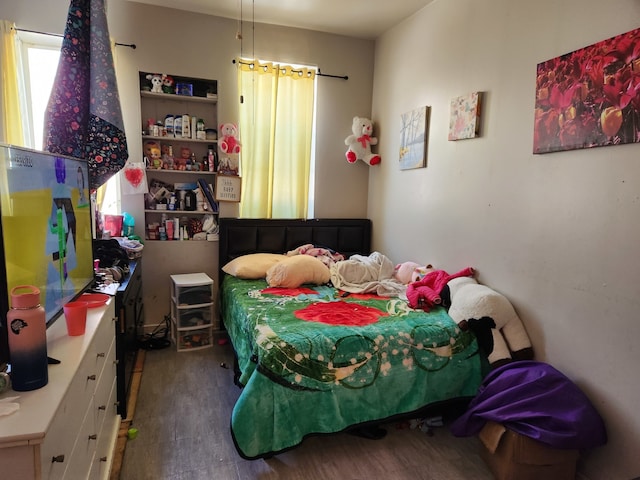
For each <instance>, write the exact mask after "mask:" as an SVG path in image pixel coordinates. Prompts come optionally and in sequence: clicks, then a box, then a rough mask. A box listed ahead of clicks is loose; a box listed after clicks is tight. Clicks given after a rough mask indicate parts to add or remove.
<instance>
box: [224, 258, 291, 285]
mask: <svg viewBox="0 0 640 480" xmlns="http://www.w3.org/2000/svg"><path fill="white" fill-rule="evenodd" d="M286 258H289V257H287V256H286V255H280V254H277V253H250V254H248V255H243V256H241V257H237V258H234V259H233V260H231V261H230V262H229V263H227V264H226V265H225V266H224V267H222V271H223V272H225V273H228V274H229V275H233V276H234V277H238V278H243V279H247V280H253V279H258V278H264V277H266V275H267V270H269V268H271V267H272V266H273V265H275V264H277V263H278V262H280V261H282V260H284V259H286Z"/></svg>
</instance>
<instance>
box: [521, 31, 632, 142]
mask: <svg viewBox="0 0 640 480" xmlns="http://www.w3.org/2000/svg"><path fill="white" fill-rule="evenodd" d="M638 142H640V28H638V29H636V30H633V31H631V32H627V33H624V34H622V35H618V36H616V37H613V38H610V39H608V40H604V41H602V42H599V43H596V44H594V45H591V46H589V47H586V48H583V49H580V50H576V51H575V52H571V53H567V54H566V55H562V56H560V57H556V58H553V59H551V60H547V61H546V62H543V63H540V64H538V69H537V77H536V107H535V124H534V138H533V153H549V152H557V151H562V150H574V149H579V148H591V147H603V146H607V145H619V144H624V143H638Z"/></svg>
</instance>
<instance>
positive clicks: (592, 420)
mask: <svg viewBox="0 0 640 480" xmlns="http://www.w3.org/2000/svg"><path fill="white" fill-rule="evenodd" d="M488 420H492V421H494V422H498V423H501V424H503V425H504V426H505V427H507V428H509V429H510V430H513V431H514V432H517V433H519V434H521V435H525V436H527V437H530V438H533V439H535V440H538V441H540V442H542V443H544V444H547V445H549V446H551V447H554V448H563V449H581V448H593V447H597V446H600V445H603V444H605V443H606V442H607V433H606V429H605V425H604V422H603V420H602V418H601V417H600V415H599V414H598V412H597V411H596V409H595V408H594V406H593V405H592V404H591V402H590V401H589V399H588V398H587V397H586V395H585V394H584V393H583V392H582V391H581V390H580V389H579V388H578V387H577V386H576V385H575V384H574V383H572V382H571V380H569V379H568V378H567V377H566V376H565V375H563V374H562V373H560V372H559V371H558V370H556V369H555V368H553V367H552V366H551V365H548V364H546V363H542V362H536V361H520V362H512V363H509V364H507V365H504V366H502V367H499V368H497V369H495V370H494V371H492V372H491V373H489V374H488V375H487V376H486V378H485V379H484V380H483V382H482V384H481V385H480V388H479V389H478V394H477V395H476V397H475V398H474V399H473V400H472V401H471V403H470V404H469V408H468V409H467V411H466V412H465V413H464V414H463V415H462V416H460V417H459V418H457V419H456V420H455V421H454V422H453V423H452V424H451V433H453V434H454V435H456V436H458V437H464V436H471V435H475V434H477V433H478V432H479V431H480V430H481V429H482V427H484V425H485V423H486V422H487V421H488Z"/></svg>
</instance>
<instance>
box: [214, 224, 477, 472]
mask: <svg viewBox="0 0 640 480" xmlns="http://www.w3.org/2000/svg"><path fill="white" fill-rule="evenodd" d="M371 229H372V226H371V222H370V221H369V220H368V219H314V220H261V219H231V218H221V219H220V265H221V267H222V266H224V265H226V264H227V262H229V261H231V260H232V259H234V258H235V259H238V258H249V257H248V256H250V255H251V254H252V253H256V252H258V253H265V254H267V253H273V254H283V253H286V252H289V251H291V250H294V249H296V248H298V247H299V246H301V245H307V244H311V245H314V246H322V248H327V249H330V250H335V251H337V252H340V253H341V254H343V255H344V256H345V257H350V256H352V255H355V254H357V255H361V256H364V255H369V254H370V253H371V252H370V249H371V243H370V242H371ZM220 275H221V276H220V279H221V282H220V283H221V285H220V293H219V295H220V302H219V303H220V308H221V318H222V322H223V324H224V327H225V328H226V330H227V333H228V335H229V338H230V341H231V343H232V345H233V348H234V350H235V354H236V369H237V383H238V384H239V385H240V386H241V387H242V392H241V394H240V396H239V398H238V400H237V402H236V404H235V406H234V408H233V412H232V416H231V433H232V436H233V440H234V443H235V446H236V448H237V450H238V453H239V454H240V455H241V456H242V457H243V458H245V459H256V458H262V457H269V456H272V455H274V454H277V453H279V452H282V451H284V450H287V449H289V448H292V447H295V446H296V445H298V444H300V443H301V442H302V441H303V439H304V438H305V437H306V436H309V435H315V434H329V433H336V432H341V431H345V430H348V429H352V428H354V427H355V426H367V425H375V424H378V423H381V422H384V421H390V420H392V419H396V418H403V417H404V418H410V417H411V416H412V415H417V414H418V413H419V412H421V411H423V410H424V409H425V408H429V407H432V406H434V405H441V404H447V403H448V402H453V401H458V400H460V399H467V400H470V399H471V398H472V397H473V396H474V395H475V394H476V393H477V389H478V386H479V385H480V383H481V381H482V369H483V366H482V364H483V362H482V359H481V356H480V355H479V353H478V346H477V343H476V339H475V337H474V336H473V334H471V333H469V332H461V331H460V330H459V329H458V328H457V325H456V324H455V323H454V322H453V321H452V320H451V318H450V317H449V316H448V315H447V313H446V311H445V310H444V309H443V308H441V307H435V308H433V309H431V310H430V311H429V312H428V313H427V312H424V311H422V310H413V309H411V308H409V306H408V303H407V302H406V300H402V299H400V298H397V297H380V296H377V295H375V294H370V293H365V294H357V293H346V292H344V291H340V290H337V289H335V288H334V287H333V286H331V285H330V284H322V285H312V284H303V285H301V286H299V287H297V288H269V285H268V284H267V282H266V281H265V279H264V278H258V279H242V278H238V277H237V276H234V275H228V274H226V273H224V272H222V271H221V273H220Z"/></svg>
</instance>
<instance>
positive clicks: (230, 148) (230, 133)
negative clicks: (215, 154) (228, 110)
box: [219, 123, 240, 154]
mask: <svg viewBox="0 0 640 480" xmlns="http://www.w3.org/2000/svg"><path fill="white" fill-rule="evenodd" d="M220 135H221V136H222V138H221V140H220V144H219V145H220V150H222V152H223V153H227V154H231V153H240V143H239V142H238V140H237V138H236V137H237V136H238V127H237V126H236V125H235V124H233V123H223V124H221V125H220Z"/></svg>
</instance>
